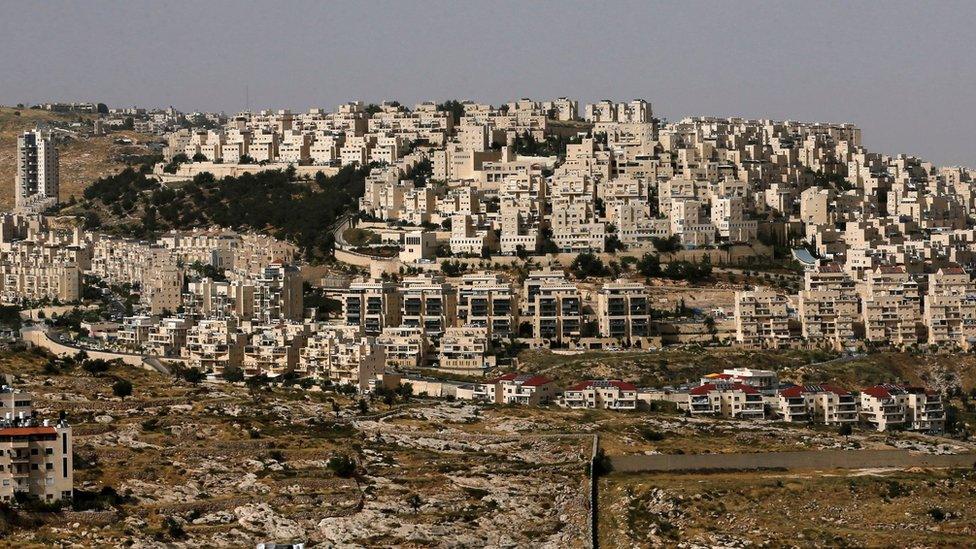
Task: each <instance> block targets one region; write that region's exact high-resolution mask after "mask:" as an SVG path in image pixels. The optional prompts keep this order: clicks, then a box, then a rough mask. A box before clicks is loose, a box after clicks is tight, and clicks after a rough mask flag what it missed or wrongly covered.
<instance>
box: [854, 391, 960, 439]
mask: <svg viewBox="0 0 976 549" xmlns="http://www.w3.org/2000/svg"><path fill="white" fill-rule="evenodd" d="M861 419H862V420H863V421H864V422H865V423H867V424H868V425H870V426H871V427H873V428H875V429H877V430H878V431H885V430H887V429H891V428H899V427H902V428H905V429H911V430H913V431H925V432H932V433H939V432H942V431H943V430H944V429H945V408H944V407H943V404H942V397H941V396H940V395H939V394H938V393H936V392H934V391H931V390H927V389H925V388H923V387H909V386H902V385H892V384H883V385H875V386H873V387H868V388H866V389H864V390H862V391H861Z"/></svg>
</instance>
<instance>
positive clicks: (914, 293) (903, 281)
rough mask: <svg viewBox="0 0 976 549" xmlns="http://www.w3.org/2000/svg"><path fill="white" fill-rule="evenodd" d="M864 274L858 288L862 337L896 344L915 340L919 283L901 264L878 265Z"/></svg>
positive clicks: (918, 312) (909, 343) (903, 344)
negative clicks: (864, 278)
mask: <svg viewBox="0 0 976 549" xmlns="http://www.w3.org/2000/svg"><path fill="white" fill-rule="evenodd" d="M866 277H867V278H866V280H865V282H864V284H863V285H862V289H861V292H862V293H861V299H862V301H861V310H862V313H863V317H864V337H865V339H867V340H868V341H873V342H878V343H888V344H891V345H896V346H906V345H912V344H915V343H916V342H918V333H917V325H918V324H919V321H920V310H921V306H920V305H921V303H920V298H919V289H918V283H916V282H915V281H914V280H913V279H912V277H911V275H909V274H908V273H907V272H906V271H905V268H904V267H900V266H899V267H893V266H881V267H878V268H877V269H875V270H874V271H870V272H868V273H866Z"/></svg>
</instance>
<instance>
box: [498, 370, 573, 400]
mask: <svg viewBox="0 0 976 549" xmlns="http://www.w3.org/2000/svg"><path fill="white" fill-rule="evenodd" d="M484 387H485V398H486V399H487V400H488V402H493V403H495V404H521V405H524V406H539V405H541V404H548V403H549V402H552V401H553V400H555V398H556V394H557V392H558V389H557V388H556V383H555V382H554V381H552V380H551V379H549V378H547V377H545V376H539V375H532V374H514V373H512V374H505V375H503V376H501V377H499V378H497V379H495V380H493V381H490V382H488V383H486V384H485V386H484Z"/></svg>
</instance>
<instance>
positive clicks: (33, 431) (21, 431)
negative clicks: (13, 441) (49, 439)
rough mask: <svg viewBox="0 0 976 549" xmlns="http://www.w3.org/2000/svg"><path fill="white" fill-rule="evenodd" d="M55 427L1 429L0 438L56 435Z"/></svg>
mask: <svg viewBox="0 0 976 549" xmlns="http://www.w3.org/2000/svg"><path fill="white" fill-rule="evenodd" d="M56 434H58V431H57V429H55V428H54V427H6V428H0V437H4V436H6V437H16V436H28V435H56Z"/></svg>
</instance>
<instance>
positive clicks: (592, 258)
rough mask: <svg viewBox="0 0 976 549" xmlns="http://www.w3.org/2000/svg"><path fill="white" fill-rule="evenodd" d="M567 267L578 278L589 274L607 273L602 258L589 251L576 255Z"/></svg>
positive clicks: (602, 274) (604, 274)
mask: <svg viewBox="0 0 976 549" xmlns="http://www.w3.org/2000/svg"><path fill="white" fill-rule="evenodd" d="M569 269H570V270H571V271H572V272H573V276H575V277H576V278H577V279H580V280H582V279H584V278H587V277H591V276H607V274H608V273H609V271H608V270H607V267H606V265H604V264H603V260H601V259H600V258H599V257H597V256H596V255H594V254H592V253H589V252H586V253H581V254H579V255H577V256H576V259H574V260H573V263H572V264H570V266H569Z"/></svg>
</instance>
